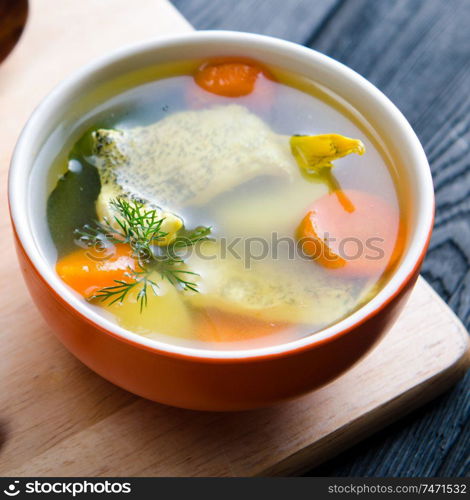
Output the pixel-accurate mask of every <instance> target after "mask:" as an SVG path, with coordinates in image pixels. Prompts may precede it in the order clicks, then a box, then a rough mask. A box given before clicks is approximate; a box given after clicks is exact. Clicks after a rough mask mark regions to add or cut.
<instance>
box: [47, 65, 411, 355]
mask: <svg viewBox="0 0 470 500" xmlns="http://www.w3.org/2000/svg"><path fill="white" fill-rule="evenodd" d="M105 104H106V105H105V106H104V107H103V106H101V107H98V109H96V112H95V113H94V114H93V112H92V113H91V118H90V119H89V120H88V123H91V127H89V128H88V129H86V130H82V135H81V137H80V138H79V139H78V141H76V143H75V145H74V146H73V147H72V148H71V149H70V151H69V153H68V155H67V160H66V161H64V155H63V154H62V155H58V156H57V159H56V161H55V163H54V165H53V167H52V170H51V171H52V172H58V171H59V172H60V177H59V178H57V177H55V179H53V182H52V184H53V188H52V191H51V193H50V195H49V198H48V203H47V218H48V227H49V231H50V236H51V239H52V241H53V243H54V246H55V248H56V250H57V262H56V270H57V273H58V274H59V276H60V277H61V278H62V279H63V280H64V281H65V282H66V283H67V284H68V285H69V286H71V287H72V288H73V289H74V290H75V291H76V292H78V293H79V294H80V295H81V296H82V297H83V298H84V300H87V301H88V302H89V303H90V307H95V308H96V309H97V310H99V311H100V312H101V313H102V314H104V315H106V316H108V317H110V318H112V319H114V320H115V321H116V322H117V323H119V324H120V325H121V326H123V327H124V328H126V329H128V330H130V331H132V332H135V333H138V334H140V335H143V336H146V337H149V338H154V339H159V340H163V341H166V342H173V343H175V342H176V343H184V344H189V345H193V346H200V347H210V348H216V349H217V348H222V349H227V348H228V349H230V348H233V349H240V348H251V347H258V346H265V345H272V344H277V343H283V342H288V341H290V340H294V339H297V338H301V337H304V336H306V335H309V334H312V333H315V332H317V331H319V330H321V329H323V328H325V327H327V326H329V325H331V324H334V323H335V322H337V321H339V320H341V319H343V318H344V317H346V316H347V315H349V314H351V313H352V312H353V311H355V310H356V309H357V308H358V307H360V306H361V305H362V304H364V303H365V302H367V301H368V300H370V299H371V298H372V297H373V296H374V295H375V294H376V293H377V291H378V290H379V289H380V287H381V286H382V285H383V283H384V282H385V280H386V279H387V277H388V275H389V274H390V272H391V271H393V267H394V265H395V263H396V262H397V261H398V259H399V257H400V252H401V250H402V247H403V234H404V232H403V227H402V225H401V223H400V212H399V202H398V197H397V193H396V189H395V186H394V182H393V179H392V171H391V169H389V168H388V166H387V164H386V162H385V160H384V157H383V155H381V152H380V151H379V150H378V148H377V147H376V145H375V143H374V142H373V141H372V140H371V135H370V134H369V131H368V130H367V128H366V127H365V126H364V124H363V123H361V122H360V120H359V119H357V117H355V114H354V112H353V110H351V109H349V108H348V107H347V106H345V105H343V104H340V103H339V102H336V101H335V100H334V99H333V98H332V97H331V96H330V95H329V94H328V93H326V92H323V91H320V90H319V89H318V88H317V87H315V85H314V84H313V83H312V82H309V81H306V80H304V79H301V78H297V77H295V75H289V74H285V73H284V72H282V71H279V70H276V69H273V68H269V69H268V68H265V67H262V66H261V65H259V64H258V63H256V62H254V61H249V60H234V59H227V58H226V59H217V60H211V61H206V62H204V63H202V64H200V63H196V62H191V63H186V64H183V65H180V66H179V67H178V71H174V72H173V73H171V71H170V72H169V73H166V74H160V75H158V78H155V80H153V81H150V82H147V83H142V84H140V85H135V86H134V88H132V89H131V90H127V91H122V92H121V93H119V94H118V95H117V96H114V97H112V98H110V99H109V102H107V103H105ZM103 109H104V110H105V111H104V112H103Z"/></svg>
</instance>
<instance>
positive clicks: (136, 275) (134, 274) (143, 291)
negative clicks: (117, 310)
mask: <svg viewBox="0 0 470 500" xmlns="http://www.w3.org/2000/svg"><path fill="white" fill-rule="evenodd" d="M128 276H129V278H130V281H124V280H114V282H115V283H116V285H113V286H108V287H105V288H101V289H100V290H98V291H97V292H96V293H95V294H94V295H93V296H92V297H91V298H92V299H97V300H100V301H101V302H106V301H110V302H109V305H112V304H115V303H116V302H123V301H124V299H125V298H126V297H127V295H128V294H129V292H131V290H134V289H136V288H138V287H140V290H139V291H138V292H137V302H138V303H139V307H140V312H142V310H143V308H144V307H146V306H147V301H148V289H149V288H150V289H151V290H152V292H153V293H154V294H155V295H158V293H157V289H158V284H157V283H155V281H153V280H151V279H150V278H149V273H148V272H147V271H140V272H138V271H130V272H129V274H128Z"/></svg>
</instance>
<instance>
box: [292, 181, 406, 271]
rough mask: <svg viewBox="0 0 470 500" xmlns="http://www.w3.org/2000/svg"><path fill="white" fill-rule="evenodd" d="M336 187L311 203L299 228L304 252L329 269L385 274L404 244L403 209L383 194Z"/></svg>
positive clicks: (398, 255)
mask: <svg viewBox="0 0 470 500" xmlns="http://www.w3.org/2000/svg"><path fill="white" fill-rule="evenodd" d="M343 194H344V195H345V196H347V198H348V199H349V200H350V201H351V207H353V208H352V210H351V209H349V210H345V207H344V206H343V205H342V203H341V202H340V199H341V197H338V195H337V193H336V192H332V193H330V194H328V195H325V196H323V197H322V198H320V199H318V200H317V201H315V202H314V203H312V205H310V207H309V208H308V211H307V214H306V216H305V217H304V218H303V219H302V221H301V223H300V225H299V227H298V229H297V238H298V240H299V242H300V244H301V247H302V250H303V252H304V253H305V254H306V255H308V256H310V257H312V258H313V259H314V260H315V261H316V262H318V263H319V264H321V265H322V266H324V267H326V268H328V269H335V270H336V271H337V272H341V273H342V274H344V275H349V276H366V277H370V276H379V275H381V274H382V273H383V272H384V271H386V270H387V268H389V267H391V266H393V264H394V263H395V262H396V261H397V260H398V258H399V257H400V254H401V252H402V250H403V246H404V236H403V233H404V231H403V227H402V226H401V224H400V217H399V213H398V210H397V209H396V208H394V207H393V206H391V205H390V204H389V203H387V202H386V201H385V200H383V199H382V198H379V197H377V196H374V195H371V194H368V193H365V192H361V191H355V190H346V191H344V193H343Z"/></svg>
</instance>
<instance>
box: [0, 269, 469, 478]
mask: <svg viewBox="0 0 470 500" xmlns="http://www.w3.org/2000/svg"><path fill="white" fill-rule="evenodd" d="M36 316H37V314H36V313H34V315H33V316H30V315H26V314H23V315H22V316H20V315H16V316H15V315H13V316H12V317H11V318H10V320H11V321H10V323H9V325H6V324H5V322H4V324H3V325H2V332H4V333H3V337H4V338H5V339H6V341H7V343H6V345H4V346H3V349H2V359H5V360H6V361H7V365H6V367H5V366H4V365H3V366H2V370H1V371H2V380H3V390H2V393H1V395H0V408H1V412H0V419H1V421H2V423H3V434H4V440H5V442H4V445H3V448H2V449H1V450H0V451H1V452H0V475H3V476H252V475H274V474H282V475H286V474H293V473H298V472H299V471H302V470H305V469H306V468H308V467H311V466H312V465H315V464H317V463H321V462H322V461H324V460H325V459H327V458H329V457H330V456H333V455H335V454H336V453H338V451H339V450H342V449H344V448H345V447H347V446H351V445H352V444H354V443H356V442H357V441H359V440H361V439H363V438H364V437H366V436H368V435H370V434H371V433H372V432H374V431H375V430H377V429H380V428H381V427H383V426H384V425H387V424H389V423H390V422H393V421H394V420H395V419H396V418H397V417H398V416H402V415H403V414H406V413H407V412H409V411H411V410H412V409H414V408H416V407H417V406H419V405H421V404H423V403H425V402H426V401H428V400H429V399H431V398H433V397H434V396H435V395H436V394H438V393H439V392H442V391H443V390H445V389H446V388H448V387H449V385H450V384H452V383H454V382H455V381H456V380H457V379H458V378H459V377H460V376H461V375H462V374H463V372H464V370H465V369H466V368H467V367H468V363H469V359H468V339H467V333H466V332H465V330H464V328H463V327H462V325H461V324H460V323H459V322H458V321H456V318H455V316H454V315H453V313H452V312H451V311H450V309H449V308H448V307H447V306H446V305H445V304H444V303H443V302H442V301H441V300H440V299H439V298H438V297H437V295H436V294H435V292H434V291H432V289H431V288H430V287H429V285H427V284H426V283H425V282H424V280H422V279H420V281H419V284H418V286H417V288H416V289H415V291H414V292H413V295H412V298H411V300H410V303H409V305H408V307H407V308H406V309H405V311H404V312H403V314H402V315H401V316H400V319H399V320H398V322H397V324H396V325H395V326H394V327H393V329H392V331H391V332H390V333H389V334H388V335H387V336H386V337H385V339H384V340H383V342H382V343H381V344H380V345H379V346H378V347H377V348H376V349H375V350H374V351H373V352H372V353H371V354H370V355H369V356H368V357H367V358H366V359H364V360H363V361H362V362H360V363H358V364H357V365H356V366H355V367H354V368H353V369H352V370H350V371H349V372H348V373H347V374H346V375H344V376H343V377H341V378H340V379H338V380H337V381H335V382H333V383H331V384H329V385H328V386H326V387H324V388H323V389H321V390H319V391H316V392H314V393H312V394H310V395H308V396H305V397H303V398H300V399H297V400H295V401H293V402H291V403H287V404H283V405H280V406H278V407H274V408H269V409H265V410H258V411H251V412H239V413H232V414H230V413H228V414H227V413H225V414H223V413H202V412H194V411H186V410H178V409H176V408H170V407H168V406H164V405H158V404H155V403H152V402H150V401H146V400H144V399H142V398H138V397H136V396H133V395H131V394H129V393H127V392H125V391H123V390H121V389H118V388H117V387H115V386H113V385H111V384H110V383H109V382H107V381H105V380H104V379H102V378H100V377H98V376H97V375H95V374H94V373H93V372H91V371H90V370H88V369H87V368H86V367H85V366H83V365H82V364H81V363H80V362H78V361H77V360H75V358H73V357H72V356H71V355H70V354H69V353H68V352H67V351H66V350H65V349H64V348H63V347H62V346H61V345H60V344H59V343H58V342H57V341H56V339H55V338H54V337H53V336H52V335H51V334H50V333H49V332H48V331H47V330H48V329H47V326H46V325H45V324H44V323H43V321H42V320H41V319H40V318H39V317H36ZM32 317H35V318H36V321H35V323H34V326H33V325H31V319H32ZM13 320H14V324H13ZM18 329H20V331H21V332H22V335H23V338H22V339H19V338H18V337H15V332H17V331H18ZM5 332H6V335H5Z"/></svg>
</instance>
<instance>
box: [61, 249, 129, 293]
mask: <svg viewBox="0 0 470 500" xmlns="http://www.w3.org/2000/svg"><path fill="white" fill-rule="evenodd" d="M136 266H137V264H136V260H135V259H134V258H133V257H132V251H131V249H130V248H129V246H128V245H124V244H118V245H115V246H113V247H111V248H110V249H107V251H106V252H96V251H93V250H92V249H85V248H80V249H79V250H76V251H75V252H72V253H71V254H69V255H66V256H65V257H63V258H62V259H60V260H59V261H58V262H57V264H56V271H57V274H58V275H59V276H60V277H61V278H62V279H63V280H64V281H65V283H67V285H69V286H70V287H72V288H73V289H74V290H75V291H77V292H78V293H80V294H81V295H83V297H85V298H87V299H89V298H90V297H92V296H93V295H94V294H95V293H96V292H97V291H98V290H100V289H101V288H106V287H108V286H114V285H116V283H115V280H123V281H125V280H126V278H127V275H126V273H129V270H135V269H136Z"/></svg>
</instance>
